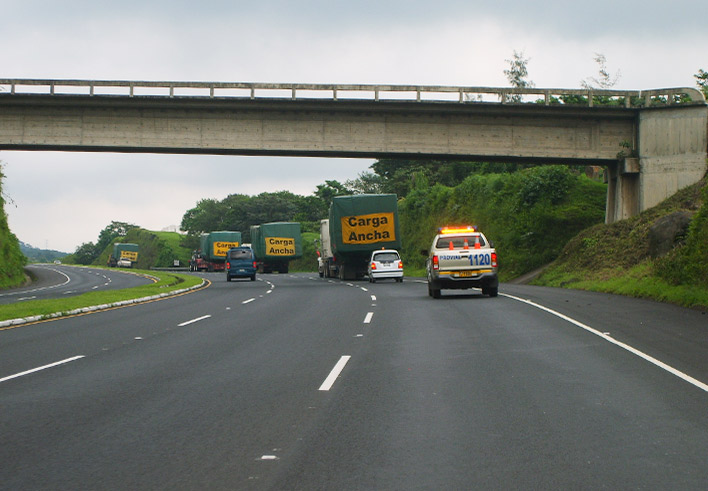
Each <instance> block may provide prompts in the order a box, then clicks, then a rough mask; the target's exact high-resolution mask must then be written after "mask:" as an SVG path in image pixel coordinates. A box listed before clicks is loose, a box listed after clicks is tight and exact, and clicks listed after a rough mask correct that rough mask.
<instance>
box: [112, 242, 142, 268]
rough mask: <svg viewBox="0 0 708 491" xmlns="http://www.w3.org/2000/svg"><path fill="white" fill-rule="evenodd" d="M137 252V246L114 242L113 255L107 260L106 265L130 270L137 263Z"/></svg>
mask: <svg viewBox="0 0 708 491" xmlns="http://www.w3.org/2000/svg"><path fill="white" fill-rule="evenodd" d="M138 250H139V247H138V244H130V243H128V242H116V243H115V244H113V254H111V255H110V257H109V258H108V265H109V266H111V267H115V266H121V267H124V268H132V267H133V265H134V264H135V263H137V262H138Z"/></svg>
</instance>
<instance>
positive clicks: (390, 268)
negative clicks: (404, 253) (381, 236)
mask: <svg viewBox="0 0 708 491" xmlns="http://www.w3.org/2000/svg"><path fill="white" fill-rule="evenodd" d="M367 273H368V275H369V281H370V282H371V283H375V282H376V280H382V279H384V278H393V279H395V280H396V281H398V282H401V281H403V261H401V256H400V255H399V254H398V251H397V250H395V249H381V250H379V251H374V252H372V253H371V259H369V266H368V268H367Z"/></svg>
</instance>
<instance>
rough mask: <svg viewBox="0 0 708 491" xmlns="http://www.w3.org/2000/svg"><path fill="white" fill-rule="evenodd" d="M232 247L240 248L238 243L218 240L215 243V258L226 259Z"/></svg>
mask: <svg viewBox="0 0 708 491" xmlns="http://www.w3.org/2000/svg"><path fill="white" fill-rule="evenodd" d="M232 247H238V242H224V241H220V240H217V241H215V242H214V257H226V253H227V252H229V249H231V248H232Z"/></svg>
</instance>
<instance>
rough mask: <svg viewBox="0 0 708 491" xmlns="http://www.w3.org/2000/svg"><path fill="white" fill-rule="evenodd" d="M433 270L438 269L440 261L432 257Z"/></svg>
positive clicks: (436, 257)
mask: <svg viewBox="0 0 708 491" xmlns="http://www.w3.org/2000/svg"><path fill="white" fill-rule="evenodd" d="M433 269H434V270H438V269H440V260H439V259H438V256H433Z"/></svg>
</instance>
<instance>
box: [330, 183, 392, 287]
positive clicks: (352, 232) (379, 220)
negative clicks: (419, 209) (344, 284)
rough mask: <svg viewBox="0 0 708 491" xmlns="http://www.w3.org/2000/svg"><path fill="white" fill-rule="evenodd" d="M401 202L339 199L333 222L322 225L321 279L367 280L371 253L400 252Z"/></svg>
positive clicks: (381, 197)
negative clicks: (399, 214)
mask: <svg viewBox="0 0 708 491" xmlns="http://www.w3.org/2000/svg"><path fill="white" fill-rule="evenodd" d="M400 236H401V234H400V230H399V224H398V198H397V197H396V195H395V194H357V195H353V196H337V197H335V198H334V199H333V200H332V204H331V205H330V208H329V218H328V219H326V220H322V221H321V222H320V240H319V248H318V256H319V257H318V267H319V273H320V276H324V277H327V278H331V277H338V278H339V279H342V280H353V279H359V278H363V277H364V276H366V274H367V267H368V264H369V258H370V257H371V253H372V252H373V251H374V250H376V249H399V248H400V246H401V241H400Z"/></svg>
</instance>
